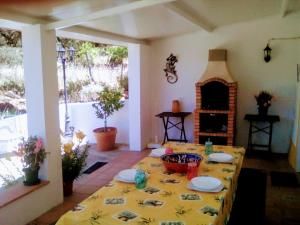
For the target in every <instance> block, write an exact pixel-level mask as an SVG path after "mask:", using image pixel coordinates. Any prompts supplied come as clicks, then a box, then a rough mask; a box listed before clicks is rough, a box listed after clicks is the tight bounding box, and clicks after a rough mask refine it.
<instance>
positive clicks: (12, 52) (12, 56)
mask: <svg viewBox="0 0 300 225" xmlns="http://www.w3.org/2000/svg"><path fill="white" fill-rule="evenodd" d="M0 63H1V64H6V65H9V66H17V65H22V63H23V51H22V49H21V48H13V47H9V46H2V47H0Z"/></svg>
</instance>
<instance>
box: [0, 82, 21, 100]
mask: <svg viewBox="0 0 300 225" xmlns="http://www.w3.org/2000/svg"><path fill="white" fill-rule="evenodd" d="M0 91H13V92H14V93H16V94H17V95H19V96H21V97H23V96H24V95H25V85H24V82H22V81H17V80H6V81H4V82H3V83H2V84H0Z"/></svg>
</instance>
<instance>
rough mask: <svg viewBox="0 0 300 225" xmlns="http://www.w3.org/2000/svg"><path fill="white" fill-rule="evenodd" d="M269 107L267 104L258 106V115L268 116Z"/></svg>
mask: <svg viewBox="0 0 300 225" xmlns="http://www.w3.org/2000/svg"><path fill="white" fill-rule="evenodd" d="M268 110H269V107H268V106H267V107H266V106H258V115H260V116H266V115H268Z"/></svg>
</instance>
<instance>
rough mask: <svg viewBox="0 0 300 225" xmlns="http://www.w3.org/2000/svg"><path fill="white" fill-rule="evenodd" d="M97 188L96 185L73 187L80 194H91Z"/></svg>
mask: <svg viewBox="0 0 300 225" xmlns="http://www.w3.org/2000/svg"><path fill="white" fill-rule="evenodd" d="M98 189H99V186H98V185H90V184H88V185H82V186H81V187H77V188H76V189H75V192H77V193H81V194H89V195H91V194H93V193H94V192H95V191H97V190H98Z"/></svg>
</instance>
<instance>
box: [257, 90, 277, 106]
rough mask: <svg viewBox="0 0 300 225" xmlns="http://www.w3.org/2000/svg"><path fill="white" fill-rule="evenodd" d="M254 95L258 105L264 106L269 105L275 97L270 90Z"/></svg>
mask: <svg viewBox="0 0 300 225" xmlns="http://www.w3.org/2000/svg"><path fill="white" fill-rule="evenodd" d="M254 97H255V99H256V103H257V105H259V106H264V107H269V106H270V105H271V101H272V99H273V95H272V94H271V93H269V92H268V91H261V92H259V94H258V95H255V96H254Z"/></svg>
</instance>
